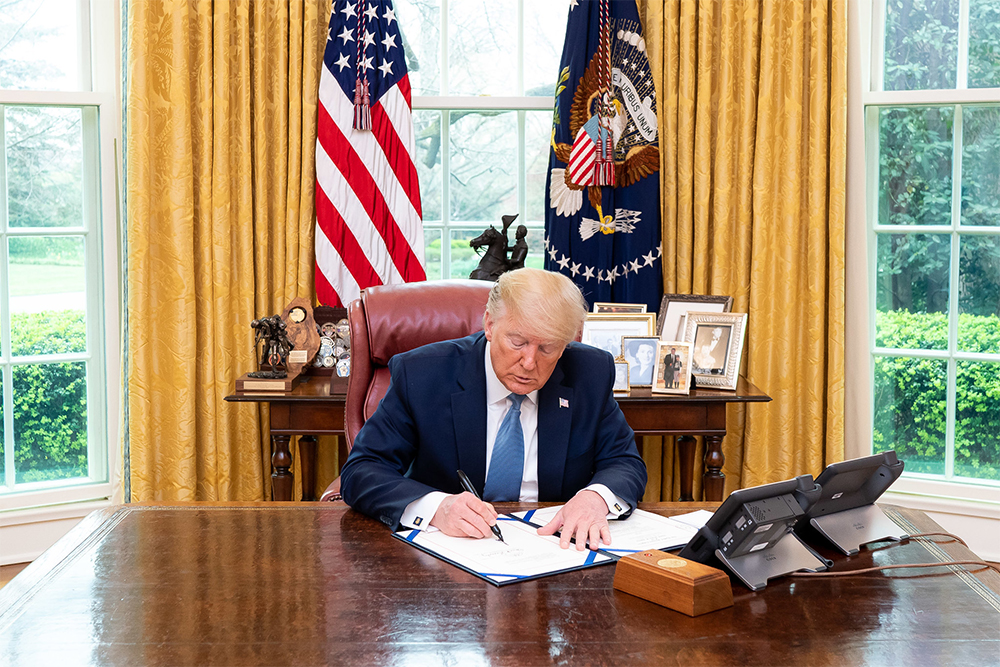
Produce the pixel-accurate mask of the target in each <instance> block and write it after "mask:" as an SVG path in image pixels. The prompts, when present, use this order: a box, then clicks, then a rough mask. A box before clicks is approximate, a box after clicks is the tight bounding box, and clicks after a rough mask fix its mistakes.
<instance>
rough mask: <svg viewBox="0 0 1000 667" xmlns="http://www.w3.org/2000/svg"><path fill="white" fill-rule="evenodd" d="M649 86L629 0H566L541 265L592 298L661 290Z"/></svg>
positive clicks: (654, 297) (655, 296)
mask: <svg viewBox="0 0 1000 667" xmlns="http://www.w3.org/2000/svg"><path fill="white" fill-rule="evenodd" d="M656 130H657V124H656V92H655V89H654V87H653V77H652V73H651V71H650V68H649V59H648V57H647V55H646V42H645V40H643V38H642V26H641V25H640V24H639V13H638V10H637V9H636V4H635V0H570V9H569V20H568V22H567V25H566V42H565V44H564V46H563V55H562V61H561V62H560V71H559V83H558V86H557V88H556V96H555V107H554V110H553V123H552V138H551V146H550V153H549V173H548V178H547V182H546V191H545V195H546V201H547V202H548V205H547V206H546V209H545V267H546V268H547V269H549V270H550V271H559V272H560V273H563V274H566V275H568V276H569V277H570V278H572V279H573V281H574V282H575V283H576V284H578V285H579V286H580V288H581V289H582V291H583V294H584V296H585V297H586V298H587V300H588V301H589V302H590V303H591V304H593V302H595V301H602V302H617V303H645V304H647V308H648V309H649V311H650V312H656V310H657V309H658V308H659V304H660V296H661V292H662V285H663V281H662V275H661V269H660V264H661V261H660V257H661V255H662V253H663V250H662V247H661V245H660V185H659V180H658V172H659V169H660V151H659V145H658V143H657V131H656Z"/></svg>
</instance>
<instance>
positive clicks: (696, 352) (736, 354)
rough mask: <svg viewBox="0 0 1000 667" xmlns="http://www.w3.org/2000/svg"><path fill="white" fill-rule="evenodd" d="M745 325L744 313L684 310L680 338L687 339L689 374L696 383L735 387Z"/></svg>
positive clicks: (718, 386)
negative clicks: (684, 319) (689, 362)
mask: <svg viewBox="0 0 1000 667" xmlns="http://www.w3.org/2000/svg"><path fill="white" fill-rule="evenodd" d="M746 326H747V316H746V313H697V312H693V311H689V312H688V313H687V320H686V323H685V325H684V342H686V343H691V374H692V375H694V376H695V378H697V382H698V386H699V387H714V388H717V389H736V380H737V378H738V377H739V374H740V359H741V357H742V356H743V336H744V334H745V333H746Z"/></svg>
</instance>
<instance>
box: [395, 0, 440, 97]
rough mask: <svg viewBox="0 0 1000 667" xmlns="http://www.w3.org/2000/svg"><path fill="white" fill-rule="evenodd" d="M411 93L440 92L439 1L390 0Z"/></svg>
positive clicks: (434, 93)
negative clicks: (404, 58) (397, 27)
mask: <svg viewBox="0 0 1000 667" xmlns="http://www.w3.org/2000/svg"><path fill="white" fill-rule="evenodd" d="M393 7H394V9H395V12H396V17H397V19H398V21H399V23H398V25H399V34H400V35H401V36H402V38H403V47H404V49H405V50H406V71H407V74H409V78H410V87H411V88H412V89H413V94H414V95H440V94H441V1H440V0H399V1H398V2H394V3H393Z"/></svg>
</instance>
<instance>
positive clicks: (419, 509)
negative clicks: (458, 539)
mask: <svg viewBox="0 0 1000 667" xmlns="http://www.w3.org/2000/svg"><path fill="white" fill-rule="evenodd" d="M597 486H600V485H597ZM608 493H610V491H609V492H608ZM447 497H448V494H447V493H444V492H443V491H431V492H430V493H428V494H427V495H426V496H422V497H420V498H417V499H416V500H414V501H413V502H412V503H410V504H409V505H407V506H406V509H404V510H403V516H401V517H400V518H399V523H400V524H401V525H402V526H403V527H404V528H419V529H420V530H426V531H427V532H429V533H433V532H434V531H436V530H437V528H434V527H433V526H431V519H433V518H434V515H435V514H437V511H438V507H440V506H441V503H442V501H444V499H445V498H447Z"/></svg>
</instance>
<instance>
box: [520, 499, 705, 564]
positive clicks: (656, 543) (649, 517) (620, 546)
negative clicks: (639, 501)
mask: <svg viewBox="0 0 1000 667" xmlns="http://www.w3.org/2000/svg"><path fill="white" fill-rule="evenodd" d="M560 509H562V506H561V505H558V506H555V507H545V508H542V509H539V510H531V511H528V512H517V513H516V516H519V517H522V518H523V519H524V520H525V521H530V522H531V523H534V524H537V525H539V526H544V525H545V524H547V523H548V522H549V521H551V520H552V518H553V517H555V515H556V512H558V511H559V510H560ZM708 515H709V516H711V515H712V513H711V512H708ZM608 526H609V527H610V528H611V544H610V545H604V544H602V545H601V549H602V550H604V551H607V552H609V553H612V554H615V555H616V556H624V555H625V554H631V553H636V552H638V551H646V550H647V549H676V548H678V547H682V546H684V545H685V544H687V543H688V541H689V540H690V539H691V538H692V537H694V534H695V533H697V532H698V529H697V528H695V527H694V526H691V525H689V524H687V523H683V522H681V521H677V520H676V519H673V518H668V517H665V516H660V515H659V514H653V513H652V512H646V511H643V510H639V509H637V510H635V511H633V512H632V514H631V516H629V518H627V519H622V520H621V521H608Z"/></svg>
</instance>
